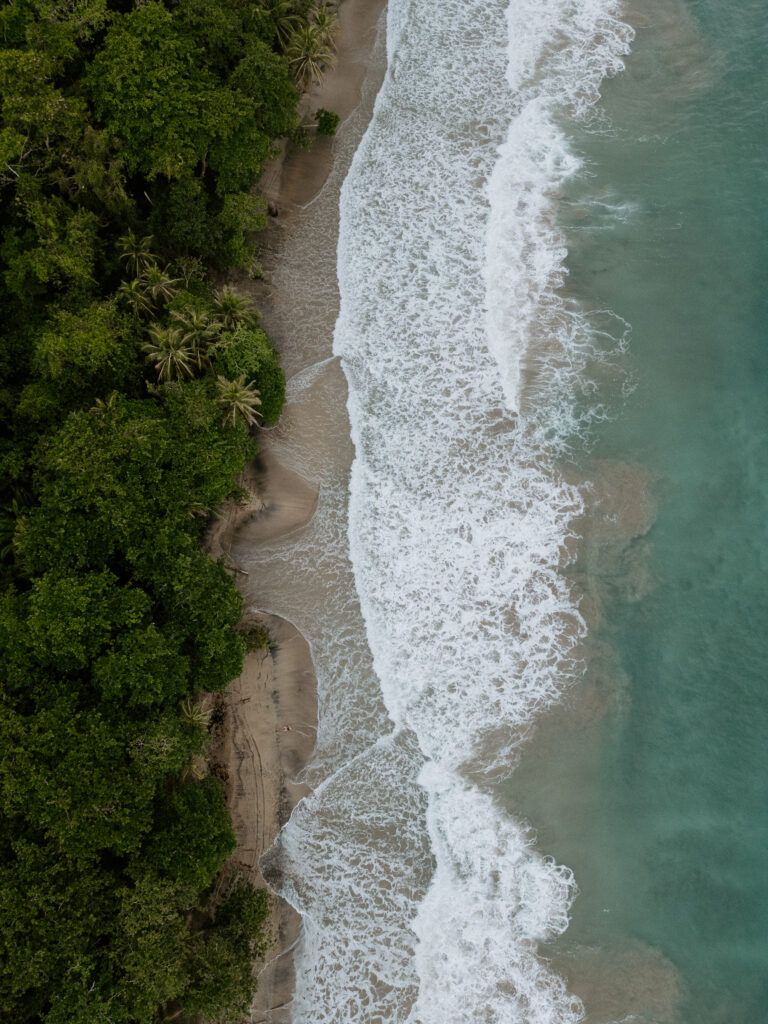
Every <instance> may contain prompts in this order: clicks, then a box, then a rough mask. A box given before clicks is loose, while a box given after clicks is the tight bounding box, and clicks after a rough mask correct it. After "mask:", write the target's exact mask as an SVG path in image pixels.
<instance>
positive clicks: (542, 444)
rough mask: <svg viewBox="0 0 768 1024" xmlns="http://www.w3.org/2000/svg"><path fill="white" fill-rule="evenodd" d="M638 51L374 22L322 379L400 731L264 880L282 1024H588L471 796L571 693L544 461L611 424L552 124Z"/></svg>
mask: <svg viewBox="0 0 768 1024" xmlns="http://www.w3.org/2000/svg"><path fill="white" fill-rule="evenodd" d="M629 38H630V32H629V30H628V29H627V28H626V26H623V25H622V24H621V22H620V21H619V20H618V18H617V8H616V5H615V4H614V3H613V0H570V2H566V0H546V2H543V0H516V2H515V3H514V4H513V5H512V6H511V7H510V8H509V9H507V3H506V0H441V2H440V3H438V4H434V3H427V2H426V0H389V7H388V56H389V70H388V74H387V78H386V81H385V84H384V86H383V88H382V90H381V92H380V94H379V97H378V99H377V103H376V110H375V115H374V119H373V121H372V122H371V125H370V127H369V129H368V132H367V134H366V136H365V139H364V141H363V143H362V145H361V146H360V148H359V150H358V152H357V154H356V156H355V159H354V161H353V165H352V169H351V171H350V174H349V176H348V178H347V181H346V183H345V186H344V189H343V193H342V207H341V213H342V216H341V230H340V239H339V264H338V268H339V281H340V288H341V313H340V316H339V320H338V324H337V328H336V334H335V341H334V351H335V352H336V354H338V355H340V356H341V357H342V361H343V368H344V371H345V373H346V375H347V379H348V382H349V393H350V394H349V413H350V420H351V424H352V435H353V440H354V442H355V450H356V458H355V463H354V466H353V471H352V477H351V484H350V507H349V530H350V550H351V557H352V564H353V568H354V578H355V584H356V587H357V591H358V595H359V599H360V608H361V610H362V614H363V617H364V620H365V628H366V633H367V639H368V644H369V647H370V650H371V653H372V655H373V664H374V668H375V670H376V676H377V677H378V679H379V681H380V685H381V693H382V695H383V699H384V703H385V705H386V710H387V712H388V714H389V716H390V718H391V720H392V722H393V723H394V726H395V731H394V733H393V734H392V735H391V736H388V737H385V738H383V739H381V740H380V741H379V742H377V743H375V744H374V745H373V746H372V747H371V748H369V749H368V750H366V751H362V752H360V746H359V744H358V743H357V742H356V741H353V742H351V744H350V745H351V746H352V747H353V748H354V750H355V752H356V754H357V756H356V757H355V759H354V760H353V761H350V762H349V763H348V764H346V765H343V766H342V767H340V768H339V769H338V770H336V771H335V774H333V775H332V776H331V777H330V778H328V779H327V780H326V781H325V782H324V783H322V785H321V786H320V787H319V788H318V789H317V790H316V792H315V794H314V795H313V796H312V797H311V798H310V799H309V800H308V801H305V802H303V803H302V804H300V805H299V808H297V811H295V812H294V815H293V817H292V819H291V821H290V822H289V824H288V826H287V827H286V829H285V830H284V831H283V833H282V835H281V838H280V841H279V843H278V845H277V847H276V850H275V852H274V854H273V855H271V856H270V858H269V860H270V864H271V866H272V869H273V871H274V872H278V871H279V877H278V874H274V875H273V879H274V884H275V886H276V887H277V888H278V889H280V891H282V892H283V894H284V895H286V896H287V898H289V899H290V900H291V902H293V903H294V905H296V906H297V907H298V908H299V909H300V910H301V911H302V913H303V914H304V915H305V934H304V940H303V946H302V949H301V952H300V956H299V958H298V962H297V994H296V1000H295V1005H294V1014H293V1020H294V1024H310V1022H311V1024H352V1022H355V1024H362V1022H363V1021H366V1022H367V1021H371V1022H374V1021H375V1022H387V1024H394V1022H402V1024H405V1022H407V1024H445V1022H447V1021H451V1022H459V1024H461V1022H464V1021H466V1022H470V1021H477V1020H483V1021H485V1022H487V1024H518V1022H521V1024H522V1022H530V1024H570V1022H573V1021H575V1020H577V1019H578V1018H579V1015H580V1012H581V1010H580V1005H579V1004H578V1001H577V1000H575V999H573V998H571V997H569V995H568V994H567V992H566V991H565V988H564V985H563V983H562V982H561V980H560V979H558V978H557V977H556V976H555V975H553V974H552V972H551V971H550V970H549V969H548V967H547V965H546V963H545V962H544V961H542V960H541V959H540V958H539V957H538V956H537V944H538V942H539V941H541V940H542V939H544V938H546V937H548V936H550V935H552V934H555V933H557V932H559V931H561V930H562V929H564V928H565V926H566V924H567V920H568V908H569V906H570V902H571V900H572V898H573V894H574V891H575V890H574V886H573V879H572V878H571V876H570V873H569V871H568V870H567V869H565V868H562V867H558V866H557V865H555V864H553V863H551V862H549V861H548V860H546V859H545V858H543V857H541V856H540V855H539V854H538V853H537V852H536V851H535V850H533V849H532V846H531V841H530V837H529V836H528V835H527V833H526V832H525V830H524V829H523V828H522V826H521V825H519V824H518V823H516V822H514V821H512V820H510V819H509V818H508V817H507V816H506V815H505V814H504V813H503V811H502V810H501V809H500V808H499V807H498V806H497V804H496V803H495V802H494V800H493V798H492V796H491V795H490V792H489V790H488V784H487V780H488V779H489V778H492V777H493V776H494V775H498V774H502V773H505V772H509V771H510V770H512V768H513V766H514V761H515V756H516V751H517V749H518V747H519V744H520V742H521V740H522V739H523V738H524V737H525V735H526V732H527V731H528V730H529V729H530V727H531V724H532V723H534V722H535V720H536V718H537V716H538V715H539V714H540V713H541V712H542V710H544V709H545V708H547V707H548V706H550V705H551V704H553V703H554V702H556V701H557V700H559V699H560V697H561V695H562V693H563V691H564V689H565V687H567V685H568V684H569V682H570V681H571V680H572V679H573V678H574V677H576V676H577V675H578V673H579V672H580V663H579V660H578V655H577V648H578V643H579V641H580V639H581V638H582V636H583V634H584V623H583V621H582V618H581V616H580V613H579V609H578V595H577V594H575V593H574V592H573V591H572V588H571V586H570V585H569V584H568V583H567V581H566V579H565V578H564V576H563V574H562V568H563V565H564V564H565V562H566V561H567V544H568V540H569V538H570V537H571V534H572V531H573V523H574V520H575V519H576V517H577V516H578V515H579V513H580V511H581V499H580V495H579V493H578V490H577V489H576V488H575V487H574V486H573V485H572V484H570V483H569V482H568V481H567V480H566V479H565V478H564V477H563V475H562V473H561V472H560V471H559V469H558V464H557V458H558V457H559V456H560V455H561V454H562V453H563V451H565V450H566V448H567V446H568V443H569V441H570V440H572V438H573V435H574V433H575V432H577V431H578V430H579V429H580V428H581V425H582V424H583V423H584V422H585V421H588V420H589V418H590V417H594V416H597V415H600V414H601V410H600V406H599V404H598V399H597V398H595V399H594V401H585V400H584V399H585V396H587V395H588V394H589V393H590V391H591V390H592V386H591V384H590V383H589V381H588V368H589V364H590V362H591V361H593V360H594V359H596V358H597V356H598V353H599V350H600V348H601V342H599V341H598V340H597V335H598V333H599V331H598V325H597V324H596V322H595V320H594V319H593V318H591V317H590V316H589V314H588V313H587V312H585V311H584V310H582V309H579V308H578V305H577V303H575V302H574V301H572V300H567V299H566V298H565V297H563V294H562V283H563V279H564V274H565V269H564V259H565V244H564V240H563V238H562V236H561V234H560V232H559V230H558V227H557V219H556V216H555V204H556V202H557V200H556V199H555V195H556V194H557V192H558V190H559V189H560V188H561V187H562V186H563V183H564V182H566V181H567V179H568V178H569V176H571V175H573V174H575V173H576V172H577V171H578V169H579V162H578V160H577V158H576V157H575V156H574V155H573V153H572V152H571V151H570V149H569V147H568V142H567V136H566V134H565V132H564V130H563V127H562V124H563V120H564V118H565V117H581V116H584V114H585V112H587V111H588V110H589V106H590V104H592V103H594V100H595V99H596V97H597V95H598V89H599V84H600V81H601V80H602V78H603V76H604V75H605V74H609V73H613V72H614V71H616V70H618V69H619V68H620V66H621V64H620V58H621V54H622V53H624V52H626V49H627V46H628V42H629ZM602 329H603V328H602V325H600V328H599V330H600V331H602ZM298 394H299V395H300V390H299V393H298ZM576 395H578V396H579V403H578V404H577V402H576V401H575V396H576ZM297 397H298V395H297ZM334 550H335V549H334ZM343 571H344V570H343V569H339V573H340V574H343ZM328 603H329V607H330V606H331V605H332V601H330V600H329V602H328ZM331 639H332V640H333V639H337V640H338V642H339V643H346V642H348V640H349V637H345V638H344V639H339V638H335V637H334V636H331ZM353 641H354V643H355V644H357V643H358V639H357V638H356V637H353ZM313 651H314V647H313ZM320 676H321V708H324V709H325V713H327V714H329V715H330V716H331V718H332V719H333V720H334V721H336V722H341V721H342V720H343V722H344V723H345V727H346V728H348V729H351V728H352V725H351V719H350V718H349V716H347V718H343V716H341V717H340V716H339V714H336V717H335V718H334V714H335V712H334V707H335V706H336V704H337V702H338V705H339V706H340V707H342V708H347V707H350V706H353V705H354V702H355V700H356V699H359V698H356V697H355V696H354V694H352V695H350V694H351V691H350V685H351V683H352V675H351V674H350V672H345V674H344V676H343V684H342V682H340V681H338V680H335V679H334V678H333V675H332V673H330V672H329V671H327V670H326V671H324V672H322V673H321V674H320ZM371 721H372V722H373V723H374V724H375V723H376V722H377V721H380V719H378V718H377V717H376V716H375V715H374V716H373V718H372V719H371ZM379 728H380V725H379ZM367 730H368V725H367V724H366V725H365V727H364V729H363V733H364V735H365V736H366V737H367V736H368V731H367ZM320 734H321V736H322V735H323V726H322V722H321V729H320ZM343 738H344V737H343V735H342V736H341V740H342V741H343ZM334 749H335V750H336V756H337V757H338V756H340V752H341V751H342V750H343V743H342V744H340V745H339V744H337V745H336V747H335V748H334ZM337 763H338V762H337ZM417 777H418V779H419V784H418V785H417V782H416V779H417ZM270 864H268V865H267V868H268V869H269V867H270Z"/></svg>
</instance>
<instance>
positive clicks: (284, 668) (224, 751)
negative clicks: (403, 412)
mask: <svg viewBox="0 0 768 1024" xmlns="http://www.w3.org/2000/svg"><path fill="white" fill-rule="evenodd" d="M383 8H384V0H345V2H344V3H343V4H342V6H341V9H340V19H339V32H338V37H337V41H338V51H337V52H338V63H337V65H336V67H335V68H334V69H333V70H332V71H331V72H330V73H329V74H328V75H327V76H326V78H325V79H324V81H323V83H322V85H321V86H316V87H315V88H314V89H313V91H312V93H311V94H310V95H308V96H305V97H304V98H303V100H302V104H301V110H302V115H303V119H304V121H305V122H306V123H312V121H313V112H314V111H315V110H316V109H317V108H318V107H324V108H325V109H328V110H332V111H334V112H335V113H338V114H339V116H340V118H341V123H340V127H339V130H338V132H337V135H336V137H335V138H333V139H329V138H323V137H320V136H318V137H316V138H315V139H314V140H313V144H312V146H311V147H310V148H309V149H298V148H297V147H294V146H292V145H290V144H288V145H287V146H286V147H285V149H284V151H283V153H282V154H281V155H280V157H279V158H278V159H276V160H275V161H273V162H272V163H271V164H270V165H269V166H268V167H267V169H266V171H265V173H264V176H263V178H262V181H261V182H260V185H259V192H260V193H261V194H263V195H265V197H266V198H267V200H268V201H269V203H270V209H271V211H272V214H273V215H272V216H271V217H270V220H269V224H268V228H267V230H266V231H265V232H264V233H263V234H262V236H261V237H260V239H259V248H260V250H261V254H262V261H263V265H264V276H263V278H262V279H260V280H258V281H250V280H238V281H237V282H235V283H236V285H237V287H238V289H240V290H241V291H246V292H248V293H249V294H250V295H251V297H252V298H253V301H254V304H255V305H256V306H257V308H258V309H259V310H260V312H261V314H262V320H263V323H264V326H265V328H266V329H267V330H268V332H269V333H270V335H271V337H272V339H273V341H274V343H275V345H276V347H277V349H278V351H279V352H280V354H281V358H282V361H283V365H284V368H285V371H286V376H287V377H288V378H289V379H290V377H291V376H293V375H294V374H295V373H297V372H298V371H300V370H302V369H304V368H306V367H307V366H312V365H313V364H314V363H318V362H322V361H323V360H324V359H327V357H328V356H329V354H330V346H331V341H332V332H333V324H334V322H335V317H336V311H337V308H338V294H337V291H336V279H335V246H336V233H337V226H338V221H337V219H336V220H333V221H332V222H331V224H330V225H329V226H328V227H327V228H323V229H322V231H321V232H320V234H321V235H322V249H323V255H322V259H321V260H320V261H318V259H317V249H315V256H316V258H315V265H314V266H312V265H308V266H307V267H306V268H305V270H304V271H300V274H301V279H300V280H298V281H297V282H296V290H295V291H293V292H292V294H288V293H287V291H286V289H285V287H283V286H281V285H280V283H279V281H280V276H281V275H280V270H281V268H282V269H283V270H284V268H285V267H286V266H287V265H290V266H293V265H294V264H295V263H296V260H297V257H299V258H300V255H301V253H300V250H301V249H302V248H303V245H304V241H303V238H302V230H301V214H302V211H304V210H306V208H307V207H308V206H309V205H310V204H312V202H313V200H315V199H316V198H317V196H318V195H319V194H320V193H321V192H322V193H323V199H324V204H325V206H326V207H328V208H329V209H334V208H337V207H338V192H339V187H340V184H341V180H343V175H344V174H345V173H346V170H345V167H346V164H348V161H349V159H350V149H351V151H352V152H353V151H354V148H355V147H356V145H357V142H358V141H359V136H360V134H361V132H362V130H364V124H362V125H361V123H360V118H357V119H356V123H355V124H354V125H351V126H350V124H349V121H350V120H351V117H350V115H352V114H353V112H355V111H356V110H357V108H358V107H359V105H360V100H361V94H362V89H363V85H364V82H365V79H366V74H367V72H368V62H369V57H370V53H371V49H372V46H373V43H374V41H375V39H376V25H377V22H378V21H379V18H380V15H381V13H382V10H383ZM379 70H380V69H379ZM352 120H354V119H352ZM332 172H335V173H332ZM318 262H319V263H320V265H319V266H318V265H317V264H318ZM331 271H333V272H331ZM317 287H320V288H321V289H324V290H325V291H326V292H327V293H328V294H327V297H326V299H325V300H324V301H323V302H322V308H321V309H317V308H316V309H315V310H314V312H313V315H312V325H311V327H312V330H311V332H309V331H307V330H306V329H305V328H306V320H305V317H306V311H305V305H303V304H302V302H301V299H302V297H303V298H304V301H305V303H306V302H309V303H310V305H311V304H312V302H313V290H314V289H316V288H317ZM297 337H300V338H301V342H300V344H297V343H296V338H297ZM337 376H338V380H339V383H338V387H337V391H338V400H339V401H338V408H339V409H342V410H343V402H344V395H343V379H342V377H341V374H340V373H339V374H338V375H337ZM325 404H326V403H325V402H324V401H323V397H322V395H319V394H318V395H317V396H316V398H315V401H314V403H312V402H310V403H309V406H308V403H307V401H306V400H304V401H303V402H302V408H301V409H300V410H299V414H298V415H297V411H296V410H295V409H292V407H291V402H290V388H289V402H288V405H287V407H286V410H285V413H284V416H283V419H282V420H281V423H280V425H279V426H278V427H277V428H274V430H272V431H265V432H263V433H262V434H261V436H260V438H259V444H260V449H261V451H260V454H259V456H258V458H257V459H256V460H255V461H254V462H253V463H251V464H250V465H249V466H247V467H246V470H245V472H244V473H243V474H242V476H241V478H240V480H239V481H238V483H239V485H240V486H241V488H242V489H243V491H245V492H247V494H248V497H247V498H245V499H242V500H240V501H238V502H232V503H230V504H228V505H226V506H224V507H223V508H222V509H220V515H219V518H218V519H217V521H216V522H215V523H214V524H213V525H212V527H211V529H210V531H209V535H208V538H207V549H208V551H209V553H210V554H211V556H212V557H214V558H215V559H216V560H219V561H222V562H223V564H224V565H225V566H226V567H227V569H228V570H229V571H230V572H231V573H232V574H233V576H234V578H235V580H236V582H237V584H238V587H239V588H240V590H241V593H242V594H243V598H244V613H243V623H242V624H243V626H245V627H250V626H252V625H259V626H261V627H265V628H266V629H267V630H268V631H269V635H270V640H271V643H270V647H269V648H268V649H264V650H257V651H253V652H251V653H249V654H248V655H247V657H246V660H245V664H244V668H243V672H242V674H241V675H240V677H239V678H238V679H236V680H235V681H234V682H233V683H232V684H230V686H229V687H228V689H227V691H226V693H225V694H224V695H223V696H222V698H221V700H220V702H219V704H218V705H217V716H218V718H219V720H220V722H219V725H218V726H217V727H216V728H215V729H214V731H213V737H214V738H213V741H212V743H211V745H210V748H209V751H208V759H209V764H210V767H211V769H212V770H214V771H215V772H216V773H217V774H218V775H219V776H220V777H222V778H223V779H225V780H226V784H227V799H228V804H229V809H230V813H231V816H232V821H233V825H234V829H235V834H236V837H237V842H238V845H237V849H236V850H235V852H234V853H233V855H232V857H231V858H230V860H229V861H228V865H227V867H228V868H229V871H234V870H239V871H245V872H246V873H247V874H248V876H249V877H250V878H251V880H252V881H253V882H254V884H256V885H258V886H264V885H266V883H265V881H264V878H263V876H262V874H261V871H260V868H259V859H260V857H261V856H262V854H263V853H264V852H265V851H266V850H268V849H269V847H270V846H271V845H272V843H273V842H274V839H275V837H276V836H277V834H278V832H279V831H280V829H281V827H282V826H283V825H284V824H285V822H286V821H287V820H288V818H289V817H290V814H291V811H292V810H293V808H294V807H295V806H296V804H297V803H298V801H299V800H300V799H301V798H302V797H303V796H305V795H306V794H307V793H308V792H309V789H308V787H307V785H306V783H304V782H302V781H301V773H302V769H303V768H304V767H305V766H306V764H307V762H308V761H309V760H310V757H311V755H312V750H313V747H314V742H315V735H316V728H317V696H316V679H315V673H314V669H313V664H312V656H311V652H310V647H309V644H308V643H307V642H306V640H305V639H304V638H303V636H302V635H301V633H300V632H299V630H298V629H297V628H296V627H295V626H294V625H293V624H292V623H291V622H289V621H288V620H287V619H285V618H282V617H280V616H278V615H274V614H269V613H265V612H262V611H261V610H260V608H261V605H260V596H261V594H262V592H263V585H264V570H263V569H261V568H260V569H259V573H258V577H259V578H254V577H255V576H256V575H257V574H254V575H253V577H252V575H251V574H250V573H249V569H248V553H249V552H251V551H253V550H255V549H257V548H259V547H260V546H263V545H279V544H280V543H281V542H282V541H284V540H285V539H286V538H291V537H293V536H295V535H296V534H297V533H300V532H301V531H302V530H303V529H304V528H305V527H306V526H307V524H309V523H310V521H311V520H312V517H313V515H314V513H315V510H316V508H317V503H318V491H319V488H318V482H317V481H316V480H313V478H312V474H311V472H307V473H306V474H304V473H300V472H296V471H295V467H293V468H289V466H287V465H285V464H283V463H281V461H280V460H279V459H278V457H277V455H276V452H277V453H279V452H280V445H279V443H277V444H276V442H278V441H280V440H282V441H283V442H284V441H285V438H286V436H288V437H289V438H290V443H291V445H292V446H293V447H298V448H299V449H301V448H302V447H306V450H307V451H311V450H312V446H313V444H316V442H317V433H318V422H317V417H320V419H321V421H322V420H324V419H325V418H326V417H327V410H326V409H325ZM326 427H327V424H326ZM322 429H323V428H321V430H322ZM325 433H326V434H329V435H331V434H333V431H329V430H327V429H325ZM337 447H339V448H340V455H339V457H340V459H341V460H342V461H344V462H347V463H348V461H349V459H350V457H351V456H350V450H349V449H350V446H349V444H347V445H342V446H337ZM284 461H285V460H284ZM274 571H275V572H279V571H280V570H279V566H278V567H276V568H275V570H274ZM229 871H227V870H226V869H225V871H224V872H223V875H222V880H223V881H222V884H223V885H225V884H226V879H227V877H228V874H229ZM300 928H301V920H300V917H299V915H298V914H297V913H296V912H295V911H294V910H293V909H292V908H291V907H290V906H289V905H288V904H287V903H285V902H284V901H283V900H281V899H279V898H277V897H275V900H274V910H273V915H272V933H273V945H272V948H271V950H270V959H269V960H268V962H267V963H266V964H265V965H256V967H257V969H259V988H258V992H257V994H256V1000H255V1003H254V1006H253V1010H252V1014H251V1020H252V1021H254V1022H262V1021H263V1022H267V1021H268V1022H270V1024H283V1022H287V1021H288V1020H289V1017H290V1001H291V995H292V991H293V967H292V958H291V956H290V952H291V950H292V948H293V946H294V944H295V942H296V940H297V938H298V936H299V933H300Z"/></svg>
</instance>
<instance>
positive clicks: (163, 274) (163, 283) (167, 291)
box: [140, 263, 181, 302]
mask: <svg viewBox="0 0 768 1024" xmlns="http://www.w3.org/2000/svg"><path fill="white" fill-rule="evenodd" d="M140 280H141V282H142V284H143V286H144V290H145V291H146V292H148V293H149V294H150V295H151V296H152V298H153V300H154V301H155V302H157V301H158V300H162V301H163V302H170V301H171V299H172V298H173V297H174V295H175V294H176V286H177V285H179V284H181V278H180V277H171V275H170V274H169V273H168V267H165V268H164V269H162V270H161V269H160V267H158V266H157V264H155V263H153V264H152V265H151V266H148V267H145V268H144V272H143V273H142V275H141V278H140Z"/></svg>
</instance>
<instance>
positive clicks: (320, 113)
mask: <svg viewBox="0 0 768 1024" xmlns="http://www.w3.org/2000/svg"><path fill="white" fill-rule="evenodd" d="M315 117H316V118H317V134H318V135H335V134H336V129H337V128H338V127H339V115H338V114H334V113H332V112H331V111H330V110H324V109H323V108H322V107H320V109H319V110H316V111H315Z"/></svg>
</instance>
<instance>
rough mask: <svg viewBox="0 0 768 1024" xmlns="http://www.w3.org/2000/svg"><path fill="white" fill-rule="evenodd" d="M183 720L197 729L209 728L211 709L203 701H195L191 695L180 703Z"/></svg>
mask: <svg viewBox="0 0 768 1024" xmlns="http://www.w3.org/2000/svg"><path fill="white" fill-rule="evenodd" d="M179 711H180V715H181V719H182V721H183V722H184V723H185V724H186V725H191V726H194V727H195V728H197V729H207V728H208V723H209V722H210V720H211V710H210V708H207V707H206V706H205V704H204V703H203V702H202V701H195V700H193V699H192V698H191V697H185V698H184V700H183V701H182V702H181V704H180V705H179Z"/></svg>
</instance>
